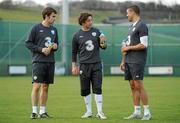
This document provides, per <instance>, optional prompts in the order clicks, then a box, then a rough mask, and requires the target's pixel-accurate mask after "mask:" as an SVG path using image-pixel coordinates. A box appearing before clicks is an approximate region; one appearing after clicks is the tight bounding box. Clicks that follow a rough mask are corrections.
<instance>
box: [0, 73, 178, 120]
mask: <svg viewBox="0 0 180 123" xmlns="http://www.w3.org/2000/svg"><path fill="white" fill-rule="evenodd" d="M55 81H56V83H55V84H54V85H51V86H50V90H49V100H48V104H47V112H48V113H49V114H50V115H51V116H53V118H51V119H37V120H31V119H30V113H31V99H30V95H31V87H32V85H31V77H0V123H142V122H146V121H140V120H131V121H127V120H123V117H124V116H127V115H129V114H130V113H132V111H133V107H132V99H131V92H130V88H129V84H128V83H127V82H126V81H124V80H123V77H122V76H120V77H119V76H113V77H109V76H107V77H104V81H103V95H104V105H103V108H104V113H105V114H106V116H107V117H108V119H107V120H104V121H102V120H99V119H97V118H95V117H93V118H91V119H81V118H80V116H81V115H82V114H83V113H84V112H85V105H84V102H83V98H82V97H80V95H79V93H80V91H79V85H80V84H79V77H69V76H66V77H57V76H56V77H55ZM144 81H145V82H144V85H145V88H146V89H147V91H148V95H149V103H150V108H151V113H152V116H153V119H152V120H151V121H147V122H148V123H179V122H180V78H179V77H163V76H162V77H145V80H144ZM93 114H94V116H95V115H96V108H95V102H94V98H93Z"/></svg>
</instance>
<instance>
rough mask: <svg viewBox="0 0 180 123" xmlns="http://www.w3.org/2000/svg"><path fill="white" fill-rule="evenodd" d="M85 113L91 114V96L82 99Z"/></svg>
mask: <svg viewBox="0 0 180 123" xmlns="http://www.w3.org/2000/svg"><path fill="white" fill-rule="evenodd" d="M84 102H85V105H86V110H87V112H92V97H91V94H89V95H87V96H85V97H84Z"/></svg>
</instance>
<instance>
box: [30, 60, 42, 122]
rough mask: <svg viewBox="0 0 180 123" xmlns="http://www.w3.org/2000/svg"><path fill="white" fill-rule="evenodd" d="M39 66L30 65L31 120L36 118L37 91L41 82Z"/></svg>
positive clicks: (37, 64)
mask: <svg viewBox="0 0 180 123" xmlns="http://www.w3.org/2000/svg"><path fill="white" fill-rule="evenodd" d="M40 69H41V65H39V63H33V64H32V83H33V85H32V93H31V102H32V114H31V118H32V119H35V118H37V113H38V101H39V90H40V86H41V84H40V82H42V77H41V71H40Z"/></svg>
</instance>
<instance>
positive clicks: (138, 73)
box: [133, 64, 151, 120]
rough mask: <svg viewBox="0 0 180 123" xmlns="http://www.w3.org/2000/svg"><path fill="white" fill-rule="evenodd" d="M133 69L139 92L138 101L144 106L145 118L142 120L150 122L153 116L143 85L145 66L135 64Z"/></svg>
mask: <svg viewBox="0 0 180 123" xmlns="http://www.w3.org/2000/svg"><path fill="white" fill-rule="evenodd" d="M133 68H134V75H133V78H134V79H135V80H134V83H135V88H136V89H137V90H138V91H139V95H138V98H140V99H138V101H139V102H140V100H141V101H142V103H143V105H144V117H143V118H142V120H149V119H151V114H150V111H149V105H148V96H147V92H146V90H145V89H144V85H143V77H144V65H141V64H134V66H133Z"/></svg>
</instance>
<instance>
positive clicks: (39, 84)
mask: <svg viewBox="0 0 180 123" xmlns="http://www.w3.org/2000/svg"><path fill="white" fill-rule="evenodd" d="M42 16H43V21H42V23H39V24H36V25H34V26H33V27H32V29H31V31H30V34H29V36H28V38H27V40H26V47H27V48H28V49H29V50H30V51H31V53H32V83H33V87H32V94H31V99H32V114H31V118H32V119H35V118H37V117H38V102H40V112H39V117H40V118H48V117H49V115H48V114H47V112H46V110H45V109H46V102H47V100H48V87H49V84H53V82H54V64H55V59H54V52H55V51H56V50H57V49H58V32H57V29H56V28H55V27H53V26H52V24H53V23H54V21H55V19H56V16H57V12H56V10H55V9H53V8H51V7H47V8H45V9H44V10H43V12H42ZM40 88H41V93H40V95H39V90H40Z"/></svg>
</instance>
